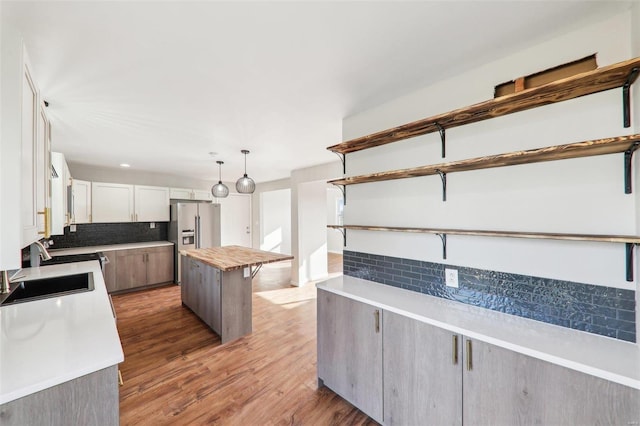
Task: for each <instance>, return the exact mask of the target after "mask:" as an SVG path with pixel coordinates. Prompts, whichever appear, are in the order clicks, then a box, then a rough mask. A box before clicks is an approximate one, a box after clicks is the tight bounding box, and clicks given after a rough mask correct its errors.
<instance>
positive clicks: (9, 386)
mask: <svg viewBox="0 0 640 426" xmlns="http://www.w3.org/2000/svg"><path fill="white" fill-rule="evenodd" d="M83 272H90V273H92V275H93V282H94V287H95V289H94V290H93V291H88V292H84V293H76V294H71V295H66V296H61V297H55V298H49V299H43V300H37V301H32V302H26V303H18V304H15V305H7V306H2V307H0V404H3V403H6V402H9V401H13V400H15V399H18V398H21V397H23V396H26V395H29V394H32V393H34V392H38V391H40V390H43V389H47V388H49V387H52V386H55V385H58V384H60V383H64V382H67V381H69V380H72V379H75V378H78V377H80V376H84V375H86V374H89V373H93V372H95V371H98V370H101V369H103V368H106V367H109V366H112V365H115V364H118V363H120V362H122V361H124V354H123V352H122V346H121V344H120V338H119V337H118V330H117V329H116V323H115V319H114V318H113V313H112V310H111V303H110V301H109V296H108V295H107V290H106V288H105V285H104V279H103V277H102V272H101V269H100V263H99V262H98V261H96V260H93V261H90V262H78V263H66V264H62V265H51V266H43V267H40V268H27V269H23V270H22V273H21V274H20V275H22V274H25V275H26V277H25V279H24V280H25V281H27V280H29V279H38V278H50V277H55V276H61V275H73V274H79V273H83Z"/></svg>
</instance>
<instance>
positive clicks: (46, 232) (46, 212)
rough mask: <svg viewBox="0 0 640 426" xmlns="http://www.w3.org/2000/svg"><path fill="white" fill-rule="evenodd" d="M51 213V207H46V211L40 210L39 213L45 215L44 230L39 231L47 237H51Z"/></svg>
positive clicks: (39, 233)
mask: <svg viewBox="0 0 640 426" xmlns="http://www.w3.org/2000/svg"><path fill="white" fill-rule="evenodd" d="M49 213H50V212H49V207H45V208H44V211H41V212H38V214H41V215H44V231H38V235H44V236H45V238H49V235H50V225H49Z"/></svg>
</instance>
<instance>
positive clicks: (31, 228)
mask: <svg viewBox="0 0 640 426" xmlns="http://www.w3.org/2000/svg"><path fill="white" fill-rule="evenodd" d="M37 119H38V89H37V87H36V84H35V82H34V81H33V78H32V76H31V70H30V67H29V64H28V60H27V57H26V52H24V67H23V74H22V139H21V140H22V154H21V161H20V165H21V175H22V186H21V192H22V194H21V195H22V196H21V200H22V201H21V219H22V246H23V247H25V246H27V245H29V244H31V243H32V242H34V241H37V240H38V239H39V236H38V221H37V204H36V197H37V175H36V170H37V164H36V163H37V152H38V137H37V135H38V130H37V129H38V127H37Z"/></svg>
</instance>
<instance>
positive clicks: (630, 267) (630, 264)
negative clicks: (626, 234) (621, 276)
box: [625, 243, 638, 282]
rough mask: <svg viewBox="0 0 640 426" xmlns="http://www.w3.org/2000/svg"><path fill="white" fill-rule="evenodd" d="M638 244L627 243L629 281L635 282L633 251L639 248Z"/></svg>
mask: <svg viewBox="0 0 640 426" xmlns="http://www.w3.org/2000/svg"><path fill="white" fill-rule="evenodd" d="M637 245H638V244H637V243H626V244H625V246H626V247H625V249H626V250H625V251H626V262H625V263H626V266H627V281H629V282H632V281H633V263H634V262H633V249H634V248H635V246H637Z"/></svg>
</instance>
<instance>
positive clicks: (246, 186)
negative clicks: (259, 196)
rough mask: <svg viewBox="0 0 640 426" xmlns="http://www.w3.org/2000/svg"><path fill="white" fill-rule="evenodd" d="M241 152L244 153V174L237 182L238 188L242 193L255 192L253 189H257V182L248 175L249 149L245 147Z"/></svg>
mask: <svg viewBox="0 0 640 426" xmlns="http://www.w3.org/2000/svg"><path fill="white" fill-rule="evenodd" d="M240 152H241V153H243V154H244V176H242V177H241V178H240V179H238V181H237V182H236V190H237V191H238V192H239V193H240V194H253V191H255V190H256V183H255V182H254V181H253V179H251V178H250V177H249V176H247V154H248V153H249V150H246V149H243V150H242V151H240Z"/></svg>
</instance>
